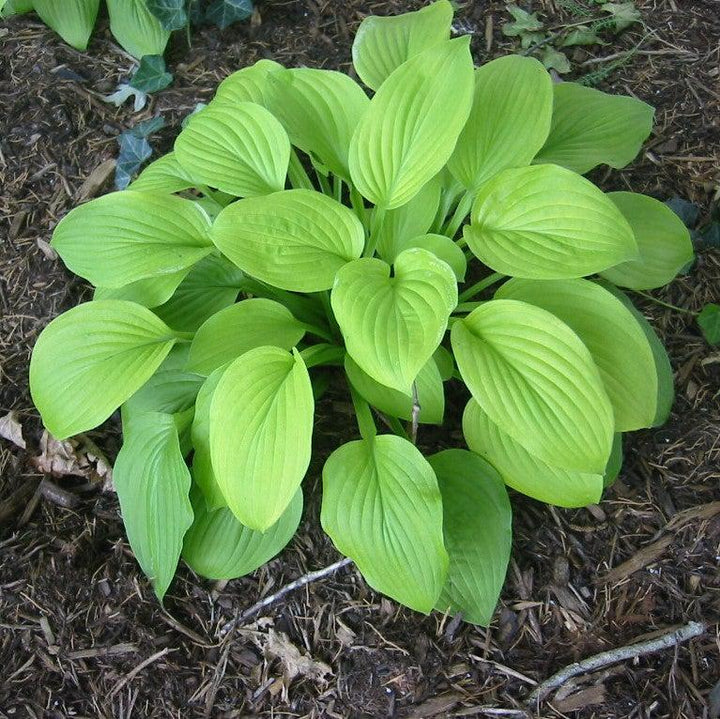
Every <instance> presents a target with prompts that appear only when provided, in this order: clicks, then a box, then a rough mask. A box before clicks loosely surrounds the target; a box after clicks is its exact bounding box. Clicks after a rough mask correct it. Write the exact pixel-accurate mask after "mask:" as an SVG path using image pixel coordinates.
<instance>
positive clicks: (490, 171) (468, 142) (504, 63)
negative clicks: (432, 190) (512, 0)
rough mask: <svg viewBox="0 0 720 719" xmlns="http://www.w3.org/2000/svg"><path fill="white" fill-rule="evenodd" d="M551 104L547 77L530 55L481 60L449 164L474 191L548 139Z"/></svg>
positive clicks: (527, 159)
mask: <svg viewBox="0 0 720 719" xmlns="http://www.w3.org/2000/svg"><path fill="white" fill-rule="evenodd" d="M552 104H553V90H552V80H551V79H550V75H549V73H548V72H547V70H545V68H544V67H543V66H542V63H540V62H538V61H537V60H535V59H534V58H531V57H520V56H519V55H509V56H507V57H501V58H498V59H497V60H493V61H492V62H488V63H486V64H485V65H483V66H482V67H480V68H478V69H477V70H476V71H475V95H474V98H473V106H472V110H471V111H470V117H469V118H468V122H467V124H466V125H465V128H464V129H463V131H462V132H461V133H460V137H459V138H458V142H457V145H456V146H455V151H454V152H453V154H452V157H451V158H450V161H449V162H448V169H449V170H450V172H452V174H453V175H454V176H455V177H457V179H458V180H460V182H462V184H463V185H464V187H465V188H466V189H468V190H471V191H475V190H477V189H478V188H479V187H480V186H481V185H482V184H483V183H485V182H486V181H487V180H489V179H490V178H491V177H493V176H494V175H497V173H498V172H500V171H501V170H506V169H508V168H511V167H524V166H526V165H529V164H530V162H531V161H532V159H533V157H535V155H536V154H537V152H538V151H539V150H540V148H541V147H542V146H543V143H544V142H545V140H546V139H547V136H548V132H549V131H550V118H551V116H552Z"/></svg>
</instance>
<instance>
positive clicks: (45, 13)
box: [32, 0, 100, 51]
mask: <svg viewBox="0 0 720 719" xmlns="http://www.w3.org/2000/svg"><path fill="white" fill-rule="evenodd" d="M99 7H100V0H63V2H62V3H59V2H57V0H33V2H32V9H33V10H34V11H35V12H36V13H37V14H38V15H39V16H40V19H41V20H42V21H43V22H44V23H45V24H46V25H47V26H48V27H51V28H52V29H53V30H55V32H56V33H57V34H58V35H60V37H61V38H62V39H63V40H65V42H66V43H67V44H68V45H72V46H73V47H74V48H75V49H76V50H83V51H84V50H87V46H88V40H89V39H90V35H91V34H92V31H93V27H95V18H96V17H97V14H98V8H99Z"/></svg>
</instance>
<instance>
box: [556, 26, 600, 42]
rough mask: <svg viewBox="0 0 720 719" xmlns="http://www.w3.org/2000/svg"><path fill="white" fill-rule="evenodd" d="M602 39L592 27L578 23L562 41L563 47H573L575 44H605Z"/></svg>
mask: <svg viewBox="0 0 720 719" xmlns="http://www.w3.org/2000/svg"><path fill="white" fill-rule="evenodd" d="M605 44H606V43H605V42H604V41H603V39H602V38H601V37H600V36H599V35H598V34H597V33H596V32H595V31H594V30H593V29H592V28H589V27H587V26H586V25H580V26H579V27H576V28H575V29H574V30H572V31H570V32H569V33H568V34H567V35H566V36H565V37H564V38H563V41H562V46H563V47H573V46H575V45H605Z"/></svg>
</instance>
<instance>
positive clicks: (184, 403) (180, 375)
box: [125, 364, 205, 414]
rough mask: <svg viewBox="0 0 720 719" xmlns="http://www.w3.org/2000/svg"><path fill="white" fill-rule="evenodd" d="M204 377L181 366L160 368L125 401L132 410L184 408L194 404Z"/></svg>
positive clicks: (161, 410) (169, 412) (176, 409)
mask: <svg viewBox="0 0 720 719" xmlns="http://www.w3.org/2000/svg"><path fill="white" fill-rule="evenodd" d="M204 380H205V377H203V376H202V375H199V374H195V373H193V372H188V371H186V370H183V369H164V364H163V365H161V367H160V369H159V370H158V371H157V372H156V373H155V374H154V375H153V376H152V377H151V378H150V379H149V380H148V381H147V382H146V383H145V384H144V385H143V386H142V387H141V388H140V389H139V390H138V391H137V392H135V394H134V395H133V396H132V397H130V399H129V400H128V401H127V402H125V407H126V409H127V410H128V411H129V412H131V413H133V414H141V413H143V412H165V413H167V414H176V413H178V412H185V411H187V410H189V409H191V408H192V406H193V405H194V404H195V398H196V397H197V394H198V391H199V390H200V388H201V387H202V385H203V382H204Z"/></svg>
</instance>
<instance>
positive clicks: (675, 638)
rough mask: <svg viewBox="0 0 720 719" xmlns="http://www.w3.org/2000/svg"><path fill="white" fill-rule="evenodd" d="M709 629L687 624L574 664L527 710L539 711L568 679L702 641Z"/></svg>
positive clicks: (534, 696) (543, 687) (544, 686)
mask: <svg viewBox="0 0 720 719" xmlns="http://www.w3.org/2000/svg"><path fill="white" fill-rule="evenodd" d="M706 629H707V627H706V625H705V624H703V623H701V622H688V624H685V625H684V626H682V627H680V628H679V629H675V630H674V631H671V632H667V633H666V634H662V635H661V636H659V637H655V638H654V639H648V640H647V641H644V642H638V643H637V644H630V645H628V646H625V647H619V648H617V649H609V650H608V651H606V652H600V654H595V655H594V656H592V657H588V658H587V659H583V660H582V661H580V662H573V663H572V664H569V665H568V666H566V667H565V668H564V669H561V670H560V671H559V672H557V673H556V674H553V675H552V676H551V677H550V678H549V679H546V680H545V681H544V682H542V683H541V684H539V685H538V686H537V687H535V689H533V691H532V693H531V694H530V696H529V697H528V699H527V703H526V704H527V707H528V708H536V707H537V706H539V704H540V702H541V701H542V700H543V699H544V698H545V697H546V696H547V695H548V694H549V693H550V692H552V691H553V690H554V689H557V688H558V687H560V686H562V685H563V684H565V682H566V681H567V680H568V679H571V678H572V677H576V676H577V675H578V674H586V673H588V672H594V671H597V670H598V669H602V668H604V667H607V666H609V665H611V664H617V663H618V662H622V661H625V660H626V659H635V658H636V657H641V656H644V655H645V654H651V653H652V652H657V651H660V650H661V649H667V648H668V647H674V646H677V645H678V644H682V643H683V642H686V641H688V640H689V639H693V638H694V637H699V636H700V635H701V634H704V633H705V630H706Z"/></svg>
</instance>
